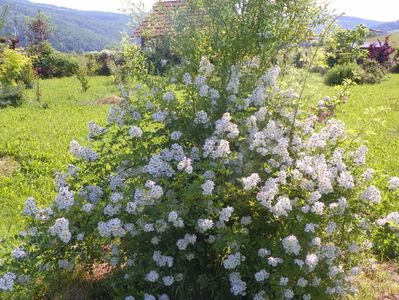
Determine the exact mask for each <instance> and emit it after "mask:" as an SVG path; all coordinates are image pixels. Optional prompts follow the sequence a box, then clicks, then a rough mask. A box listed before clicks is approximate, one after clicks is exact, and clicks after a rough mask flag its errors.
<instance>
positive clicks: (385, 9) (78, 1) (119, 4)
mask: <svg viewBox="0 0 399 300" xmlns="http://www.w3.org/2000/svg"><path fill="white" fill-rule="evenodd" d="M30 1H31V2H38V3H47V4H53V5H58V6H63V7H69V8H76V9H81V10H98V11H109V12H120V9H121V8H123V7H125V6H126V2H127V1H126V0H30ZM142 1H143V3H144V5H145V9H146V10H149V9H151V7H152V5H153V4H154V2H155V1H156V0H142ZM215 1H217V0H215ZM319 1H327V2H330V8H331V9H334V10H335V12H336V13H337V14H341V13H345V14H346V15H347V16H354V17H360V18H366V19H371V20H376V21H396V20H399V0H319Z"/></svg>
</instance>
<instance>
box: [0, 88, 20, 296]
mask: <svg viewBox="0 0 399 300" xmlns="http://www.w3.org/2000/svg"><path fill="white" fill-rule="evenodd" d="M23 97H24V87H23V86H21V85H17V86H6V87H4V86H2V87H0V107H5V106H19V105H21V104H22V102H23ZM0 289H1V288H0Z"/></svg>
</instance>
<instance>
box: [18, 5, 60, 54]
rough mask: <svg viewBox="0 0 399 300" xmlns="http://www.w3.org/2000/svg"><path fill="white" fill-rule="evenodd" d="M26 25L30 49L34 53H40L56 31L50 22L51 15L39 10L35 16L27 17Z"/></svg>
mask: <svg viewBox="0 0 399 300" xmlns="http://www.w3.org/2000/svg"><path fill="white" fill-rule="evenodd" d="M25 25H26V37H27V40H28V44H29V50H30V51H31V52H32V53H33V54H36V55H37V54H40V53H41V51H42V49H43V47H44V44H45V43H46V42H48V40H49V38H50V37H51V35H52V34H53V33H54V27H53V25H51V23H50V17H48V16H46V15H45V14H44V13H42V12H41V11H38V12H37V15H36V16H35V17H34V18H31V17H26V18H25Z"/></svg>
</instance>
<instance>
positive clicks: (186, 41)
mask: <svg viewBox="0 0 399 300" xmlns="http://www.w3.org/2000/svg"><path fill="white" fill-rule="evenodd" d="M320 11H321V7H320V6H318V5H317V4H316V1H314V0H299V1H286V0H276V1H264V0H221V1H213V0H188V1H187V6H186V7H185V8H183V9H181V10H180V11H179V13H178V14H177V18H176V19H177V27H176V32H175V33H174V34H175V36H176V38H175V39H174V41H175V43H174V45H173V47H174V50H175V51H176V52H177V53H178V54H179V55H181V56H182V57H183V58H185V59H187V60H189V61H200V60H201V57H203V56H206V57H208V58H209V59H210V60H211V61H212V63H213V64H214V65H215V67H216V69H217V71H218V72H219V73H220V75H221V77H222V78H223V80H222V81H223V82H222V83H223V84H226V80H228V77H229V72H230V66H232V65H239V64H241V63H243V62H244V61H248V60H251V59H255V61H256V62H257V68H258V71H259V72H257V74H263V73H264V72H265V70H266V69H268V68H269V67H270V66H271V65H272V64H274V63H275V62H276V59H278V58H279V57H284V54H285V53H287V52H289V51H291V50H292V49H293V48H295V47H296V46H297V45H298V44H299V43H301V42H304V41H307V40H309V39H310V38H312V36H313V31H312V30H313V28H315V27H316V26H318V25H319V24H320V23H322V20H323V18H322V17H321V14H320Z"/></svg>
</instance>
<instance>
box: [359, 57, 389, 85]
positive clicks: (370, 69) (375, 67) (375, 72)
mask: <svg viewBox="0 0 399 300" xmlns="http://www.w3.org/2000/svg"><path fill="white" fill-rule="evenodd" d="M362 68H363V70H364V73H363V74H362V77H361V79H360V82H361V83H369V84H375V83H380V82H381V80H382V79H383V78H384V77H385V75H386V73H387V69H386V68H385V67H384V66H382V65H381V64H380V63H379V62H378V61H375V60H366V61H365V62H364V64H363V65H362Z"/></svg>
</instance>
